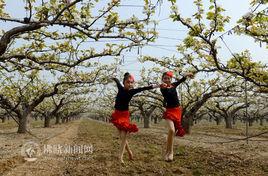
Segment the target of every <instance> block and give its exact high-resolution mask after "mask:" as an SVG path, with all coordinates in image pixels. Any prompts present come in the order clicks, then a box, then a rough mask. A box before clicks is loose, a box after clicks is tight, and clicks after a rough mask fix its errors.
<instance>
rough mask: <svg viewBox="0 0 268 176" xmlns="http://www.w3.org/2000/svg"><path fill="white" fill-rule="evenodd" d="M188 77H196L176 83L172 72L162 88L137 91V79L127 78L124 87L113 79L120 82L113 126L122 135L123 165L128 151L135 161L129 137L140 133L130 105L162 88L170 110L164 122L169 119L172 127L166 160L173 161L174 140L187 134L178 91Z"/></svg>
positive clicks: (165, 77) (163, 79)
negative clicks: (141, 95) (139, 96)
mask: <svg viewBox="0 0 268 176" xmlns="http://www.w3.org/2000/svg"><path fill="white" fill-rule="evenodd" d="M188 77H189V78H192V77H193V74H192V73H186V74H185V75H184V76H183V77H182V78H181V79H177V80H176V81H175V82H172V78H173V73H172V72H171V71H168V72H165V73H163V75H162V84H160V85H150V86H147V87H140V88H134V77H133V76H132V75H131V74H129V73H125V74H124V79H123V85H122V84H121V83H120V81H119V80H118V79H117V78H112V79H113V80H114V81H115V82H116V85H117V88H118V93H117V96H116V100H115V110H114V112H113V113H112V117H111V120H110V122H111V123H113V124H114V126H115V127H116V128H117V129H118V131H119V137H120V139H121V145H120V151H119V161H120V162H121V163H124V160H123V155H124V151H125V149H126V151H127V153H128V155H129V159H130V160H133V153H132V151H131V149H130V147H129V144H128V141H127V135H128V134H129V133H132V132H133V133H135V132H137V131H138V128H137V126H136V125H135V124H131V123H130V114H129V102H130V100H131V98H132V97H133V96H134V95H135V94H137V93H139V92H142V91H144V90H150V89H154V88H159V87H160V91H161V93H162V95H163V97H164V102H165V108H166V111H165V112H164V114H163V118H164V119H165V121H166V123H167V127H168V136H167V144H166V150H165V154H164V160H165V161H172V160H173V141H174V136H175V135H176V136H180V137H182V136H184V134H185V132H184V129H183V128H182V126H181V116H182V108H181V106H180V102H179V99H178V95H177V91H176V88H177V86H178V85H179V84H180V83H182V82H184V81H185V80H186V78H188Z"/></svg>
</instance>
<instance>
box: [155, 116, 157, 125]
mask: <svg viewBox="0 0 268 176" xmlns="http://www.w3.org/2000/svg"><path fill="white" fill-rule="evenodd" d="M154 124H157V116H155V117H154Z"/></svg>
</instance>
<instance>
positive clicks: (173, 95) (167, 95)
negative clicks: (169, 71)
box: [160, 77, 186, 108]
mask: <svg viewBox="0 0 268 176" xmlns="http://www.w3.org/2000/svg"><path fill="white" fill-rule="evenodd" d="M185 80H186V77H183V78H181V79H180V80H178V81H176V82H174V83H171V85H172V86H171V87H170V88H161V89H160V91H161V93H162V95H163V97H164V106H165V107H166V108H175V107H178V106H180V102H179V98H178V94H177V91H176V88H177V86H178V85H179V84H181V83H182V82H184V81H185Z"/></svg>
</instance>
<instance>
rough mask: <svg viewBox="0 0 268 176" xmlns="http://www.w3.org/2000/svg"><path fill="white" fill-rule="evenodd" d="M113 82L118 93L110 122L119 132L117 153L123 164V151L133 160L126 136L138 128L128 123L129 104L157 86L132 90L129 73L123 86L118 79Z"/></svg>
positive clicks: (132, 83) (132, 79)
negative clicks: (143, 92)
mask: <svg viewBox="0 0 268 176" xmlns="http://www.w3.org/2000/svg"><path fill="white" fill-rule="evenodd" d="M113 80H114V81H115V82H116V85H117V88H118V93H117V95H116V100H115V106H114V107H115V111H114V112H113V114H112V118H111V120H110V121H111V122H112V123H113V124H114V126H115V127H116V128H117V129H118V131H119V137H120V139H121V146H120V152H119V160H120V162H121V163H124V161H123V154H124V151H125V149H126V150H127V152H128V155H129V159H131V160H133V154H132V151H131V150H130V148H129V144H128V142H127V134H129V133H135V132H137V131H138V127H137V126H136V125H135V124H131V123H130V119H129V111H128V107H129V102H130V100H131V98H132V97H133V96H134V95H135V94H137V93H139V92H141V91H144V90H150V89H153V88H156V87H159V86H153V85H151V86H147V87H141V88H136V89H134V88H133V85H134V77H133V76H132V75H130V74H129V73H125V75H124V80H123V85H124V86H122V85H121V83H120V82H119V80H118V79H116V78H113Z"/></svg>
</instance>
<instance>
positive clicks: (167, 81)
mask: <svg viewBox="0 0 268 176" xmlns="http://www.w3.org/2000/svg"><path fill="white" fill-rule="evenodd" d="M172 77H173V73H172V72H171V71H169V72H165V73H163V75H162V82H163V83H162V84H161V86H160V91H161V93H162V95H163V97H164V102H165V103H164V106H165V107H166V111H165V112H164V115H163V118H164V119H165V120H166V122H167V126H168V136H167V146H166V151H165V155H164V159H165V161H172V160H173V141H174V135H176V136H180V137H182V136H184V134H185V131H184V129H183V128H182V126H181V117H182V108H181V106H180V103H179V99H178V94H177V91H176V88H177V86H178V85H179V84H180V83H182V82H184V81H185V80H186V78H187V77H193V74H192V73H187V74H185V75H184V76H183V78H181V79H179V80H177V81H176V82H174V83H171V80H172Z"/></svg>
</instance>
